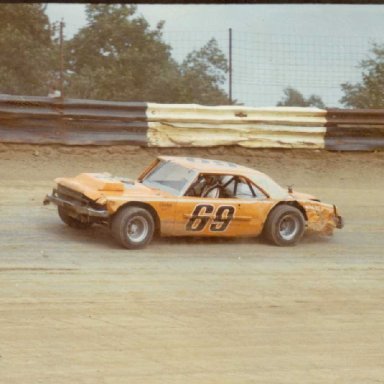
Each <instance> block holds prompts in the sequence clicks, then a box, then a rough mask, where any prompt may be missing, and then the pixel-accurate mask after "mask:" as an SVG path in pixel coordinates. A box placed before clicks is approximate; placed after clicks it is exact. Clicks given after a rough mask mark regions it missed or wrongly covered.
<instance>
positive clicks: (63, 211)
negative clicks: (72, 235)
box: [57, 206, 92, 229]
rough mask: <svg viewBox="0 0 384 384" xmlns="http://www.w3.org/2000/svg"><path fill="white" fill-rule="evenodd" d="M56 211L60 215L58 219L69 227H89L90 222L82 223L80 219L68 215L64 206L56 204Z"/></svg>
mask: <svg viewBox="0 0 384 384" xmlns="http://www.w3.org/2000/svg"><path fill="white" fill-rule="evenodd" d="M57 211H58V213H59V216H60V219H61V220H62V221H63V222H64V223H65V224H67V225H68V226H70V227H71V228H75V229H87V228H89V227H90V226H91V225H92V223H89V222H88V223H84V222H82V221H80V220H77V219H75V218H74V217H72V216H70V215H68V211H67V210H66V209H65V208H64V207H60V206H58V207H57Z"/></svg>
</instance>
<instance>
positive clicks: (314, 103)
mask: <svg viewBox="0 0 384 384" xmlns="http://www.w3.org/2000/svg"><path fill="white" fill-rule="evenodd" d="M284 95H285V96H284V98H283V99H282V100H281V101H279V102H278V103H277V106H279V107H281V106H285V107H317V108H325V104H324V103H323V101H322V100H321V98H320V96H317V95H311V96H310V97H308V98H307V99H306V98H305V97H304V96H303V95H302V94H301V93H300V92H299V91H298V90H296V89H295V88H292V87H287V88H285V89H284Z"/></svg>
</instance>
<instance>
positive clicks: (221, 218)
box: [186, 204, 235, 232]
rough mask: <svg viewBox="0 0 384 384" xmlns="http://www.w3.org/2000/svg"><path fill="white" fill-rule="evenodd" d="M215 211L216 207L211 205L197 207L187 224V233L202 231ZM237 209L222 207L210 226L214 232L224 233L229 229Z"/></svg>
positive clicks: (228, 206) (227, 206)
mask: <svg viewBox="0 0 384 384" xmlns="http://www.w3.org/2000/svg"><path fill="white" fill-rule="evenodd" d="M213 211H214V206H213V205H210V204H199V205H196V207H195V209H194V210H193V212H192V216H191V217H190V219H189V220H188V222H187V225H186V230H187V231H194V232H198V231H202V230H203V229H204V228H205V226H206V225H207V223H208V221H209V219H210V218H211V213H212V212H213ZM234 213H235V208H234V207H232V206H230V205H221V206H220V207H219V208H218V209H217V211H216V212H215V217H214V219H213V221H212V223H211V225H210V226H209V230H210V231H212V232H222V231H225V230H226V229H227V228H228V225H229V224H230V223H231V221H232V219H233V215H234Z"/></svg>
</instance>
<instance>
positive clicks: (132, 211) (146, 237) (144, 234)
mask: <svg viewBox="0 0 384 384" xmlns="http://www.w3.org/2000/svg"><path fill="white" fill-rule="evenodd" d="M154 230H155V222H154V219H153V216H152V215H151V213H150V212H148V211H147V210H146V209H144V208H140V207H134V206H129V207H125V208H122V209H121V210H120V211H118V212H117V213H116V215H115V216H114V217H113V218H112V224H111V231H112V235H113V236H114V238H115V239H116V240H117V241H118V242H119V243H120V244H121V245H122V246H123V247H125V248H128V249H139V248H143V247H145V246H146V245H147V244H149V243H150V241H151V240H152V238H153V234H154Z"/></svg>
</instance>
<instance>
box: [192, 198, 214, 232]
mask: <svg viewBox="0 0 384 384" xmlns="http://www.w3.org/2000/svg"><path fill="white" fill-rule="evenodd" d="M212 212H213V205H210V204H201V205H196V207H195V209H194V210H193V212H192V217H191V218H190V219H189V220H188V223H187V226H186V230H187V231H196V232H197V231H202V230H203V229H204V227H205V225H206V224H207V223H208V220H209V217H210V214H211V213H212Z"/></svg>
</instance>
